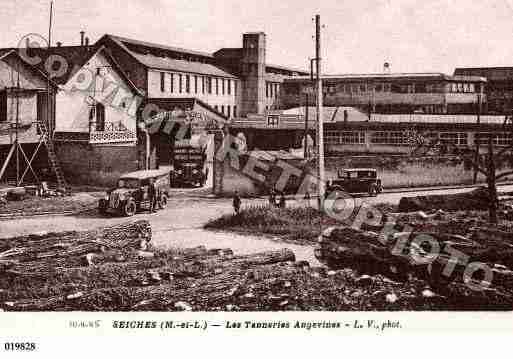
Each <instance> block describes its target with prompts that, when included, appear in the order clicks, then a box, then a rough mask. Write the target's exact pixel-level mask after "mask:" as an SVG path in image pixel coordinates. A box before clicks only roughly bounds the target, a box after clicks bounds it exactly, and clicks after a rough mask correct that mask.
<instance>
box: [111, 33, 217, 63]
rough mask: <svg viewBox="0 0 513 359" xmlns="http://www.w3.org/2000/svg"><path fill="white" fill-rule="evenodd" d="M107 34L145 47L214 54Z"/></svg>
mask: <svg viewBox="0 0 513 359" xmlns="http://www.w3.org/2000/svg"><path fill="white" fill-rule="evenodd" d="M105 36H108V37H110V38H111V39H113V40H115V41H116V42H122V43H124V45H136V46H144V47H148V48H154V49H161V50H167V51H172V52H179V53H183V54H189V55H195V56H202V57H209V58H213V56H212V54H210V53H208V52H202V51H196V50H189V49H184V48H180V47H173V46H167V45H162V44H156V43H153V42H147V41H140V40H135V39H129V38H127V37H122V36H117V35H111V34H106V35H105Z"/></svg>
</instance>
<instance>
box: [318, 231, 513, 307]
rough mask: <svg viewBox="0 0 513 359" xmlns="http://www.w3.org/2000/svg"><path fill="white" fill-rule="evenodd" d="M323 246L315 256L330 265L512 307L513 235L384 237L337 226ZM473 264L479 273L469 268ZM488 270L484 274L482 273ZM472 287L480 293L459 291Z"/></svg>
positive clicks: (326, 233)
mask: <svg viewBox="0 0 513 359" xmlns="http://www.w3.org/2000/svg"><path fill="white" fill-rule="evenodd" d="M319 242H320V245H319V247H318V248H317V249H316V257H317V258H318V259H319V260H320V261H321V262H324V263H326V264H327V265H328V266H330V267H338V268H352V269H355V270H358V271H359V272H361V273H366V274H372V275H375V274H383V275H386V276H388V277H390V278H393V279H396V280H401V281H407V280H408V278H409V277H410V276H414V277H416V278H419V279H422V280H425V281H426V282H427V283H429V285H430V286H431V287H432V288H434V289H435V290H437V291H438V292H439V293H444V294H447V293H448V291H449V292H451V291H452V292H455V291H456V292H458V291H459V292H461V293H465V296H471V295H479V296H481V295H483V293H494V295H497V293H502V294H504V295H505V296H506V297H507V298H509V299H508V301H509V302H511V303H513V271H511V270H510V269H509V268H513V235H512V234H511V233H509V232H503V231H499V230H496V229H483V228H474V229H473V230H472V231H471V232H470V233H469V235H468V237H466V236H461V235H451V234H447V233H437V232H411V233H401V232H398V233H393V234H390V235H384V234H378V233H375V232H371V231H363V230H359V229H354V228H350V227H339V228H335V227H334V228H330V229H328V230H326V231H324V233H323V234H322V235H321V237H320V238H319ZM456 253H459V254H458V255H457V254H456ZM470 263H474V264H475V269H476V270H472V271H470V270H469V264H470ZM485 266H486V268H487V269H486V270H484V269H479V267H481V268H483V267H485ZM449 269H450V270H449ZM470 269H472V268H470ZM478 269H479V270H478ZM487 273H488V274H490V276H489V277H487V276H486V274H487ZM487 280H490V282H488V281H487ZM468 284H470V285H471V286H470V287H472V286H473V287H474V288H478V287H479V288H480V290H477V291H476V290H474V292H472V291H470V292H467V291H466V290H463V289H461V288H463V287H465V286H466V287H469V285H468ZM485 295H486V294H485Z"/></svg>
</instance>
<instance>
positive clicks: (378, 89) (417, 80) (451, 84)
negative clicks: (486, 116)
mask: <svg viewBox="0 0 513 359" xmlns="http://www.w3.org/2000/svg"><path fill="white" fill-rule="evenodd" d="M322 80H323V93H324V105H325V106H352V107H357V108H359V109H360V110H362V111H364V112H367V113H387V114H411V113H424V114H473V113H476V111H477V107H478V104H479V102H480V101H481V103H482V104H483V103H486V96H485V95H484V94H483V93H484V91H485V87H486V78H484V77H480V76H448V75H445V74H440V73H410V74H388V73H383V74H362V75H327V76H323V78H322ZM314 93H315V91H314V85H313V83H312V81H311V79H310V77H305V76H301V77H294V78H288V79H286V80H285V83H284V85H283V92H282V95H281V97H282V103H283V108H292V107H297V106H301V105H304V104H305V103H306V96H307V95H310V98H311V100H310V101H313V99H314Z"/></svg>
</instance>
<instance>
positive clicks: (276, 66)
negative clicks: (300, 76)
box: [265, 64, 310, 74]
mask: <svg viewBox="0 0 513 359" xmlns="http://www.w3.org/2000/svg"><path fill="white" fill-rule="evenodd" d="M265 67H270V68H275V69H278V70H285V71H290V72H299V73H304V74H309V73H310V71H306V70H301V69H296V68H293V67H287V66H281V65H274V64H265Z"/></svg>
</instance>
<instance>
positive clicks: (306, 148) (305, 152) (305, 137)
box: [304, 93, 308, 160]
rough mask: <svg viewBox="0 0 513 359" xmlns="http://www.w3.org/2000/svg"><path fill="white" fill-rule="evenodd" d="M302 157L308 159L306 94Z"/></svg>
mask: <svg viewBox="0 0 513 359" xmlns="http://www.w3.org/2000/svg"><path fill="white" fill-rule="evenodd" d="M304 139H305V143H304V146H305V148H304V157H305V160H306V159H308V94H307V93H305V134H304Z"/></svg>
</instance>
